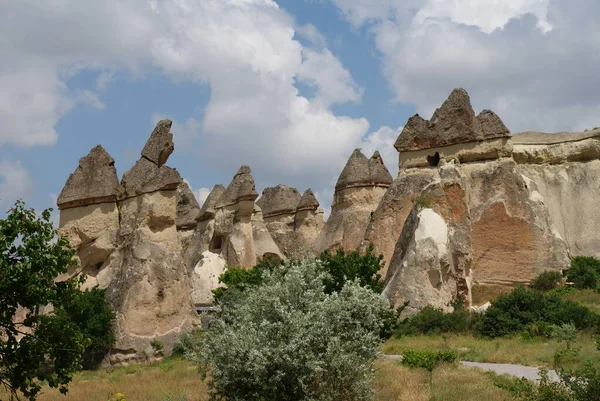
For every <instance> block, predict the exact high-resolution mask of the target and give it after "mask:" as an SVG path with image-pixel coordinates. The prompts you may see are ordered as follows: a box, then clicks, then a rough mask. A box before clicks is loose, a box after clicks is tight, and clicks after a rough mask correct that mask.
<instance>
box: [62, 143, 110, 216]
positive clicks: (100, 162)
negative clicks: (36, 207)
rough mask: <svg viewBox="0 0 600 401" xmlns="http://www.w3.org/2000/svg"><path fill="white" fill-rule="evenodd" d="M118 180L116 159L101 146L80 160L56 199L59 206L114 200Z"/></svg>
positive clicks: (69, 206)
mask: <svg viewBox="0 0 600 401" xmlns="http://www.w3.org/2000/svg"><path fill="white" fill-rule="evenodd" d="M118 192H119V179H118V178H117V170H116V169H115V161H114V159H113V158H112V157H110V155H109V154H108V153H107V152H106V150H104V148H103V147H102V146H100V145H98V146H96V147H95V148H93V149H92V150H91V151H90V153H88V155H87V156H85V157H82V158H81V159H79V166H78V167H77V169H75V171H74V172H73V174H71V175H70V176H69V178H68V179H67V182H66V184H65V186H64V188H63V189H62V191H61V192H60V195H59V197H58V200H57V202H56V203H57V204H58V208H59V209H68V208H71V207H76V206H86V205H93V204H96V203H107V202H115V201H116V200H117V194H118Z"/></svg>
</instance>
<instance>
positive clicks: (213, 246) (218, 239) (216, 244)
mask: <svg viewBox="0 0 600 401" xmlns="http://www.w3.org/2000/svg"><path fill="white" fill-rule="evenodd" d="M222 249H223V236H222V235H216V234H215V235H213V237H212V239H211V240H210V246H209V250H210V251H211V252H212V253H221V250H222Z"/></svg>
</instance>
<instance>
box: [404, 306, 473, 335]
mask: <svg viewBox="0 0 600 401" xmlns="http://www.w3.org/2000/svg"><path fill="white" fill-rule="evenodd" d="M479 316H480V314H478V313H475V312H470V311H468V310H466V309H465V308H463V307H462V306H460V305H456V306H455V308H454V311H453V312H450V313H446V312H444V311H443V310H442V309H441V308H435V307H433V306H429V305H428V306H426V307H424V308H423V309H421V310H420V311H419V312H417V313H415V314H414V315H412V316H410V317H409V318H408V319H406V320H405V321H403V322H402V323H400V325H399V327H398V330H396V334H397V335H417V334H442V333H465V332H468V331H471V330H473V328H474V326H475V324H476V322H477V320H478V319H479Z"/></svg>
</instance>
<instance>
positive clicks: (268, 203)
mask: <svg viewBox="0 0 600 401" xmlns="http://www.w3.org/2000/svg"><path fill="white" fill-rule="evenodd" d="M298 202H300V192H298V190H297V189H296V188H293V187H290V186H288V185H283V184H279V185H277V186H276V187H268V188H265V189H264V190H263V193H262V196H261V197H260V199H259V200H258V202H256V204H257V205H258V206H260V208H261V209H262V211H263V216H264V217H271V216H276V215H280V214H294V213H296V206H298Z"/></svg>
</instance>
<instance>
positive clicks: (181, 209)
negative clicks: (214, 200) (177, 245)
mask: <svg viewBox="0 0 600 401" xmlns="http://www.w3.org/2000/svg"><path fill="white" fill-rule="evenodd" d="M199 217H200V206H199V205H198V201H197V200H196V197H195V196H194V193H193V192H192V190H191V189H190V187H189V185H188V184H187V183H185V182H184V181H183V180H181V181H180V182H179V186H178V187H177V220H176V225H177V228H178V229H182V230H189V229H193V228H194V227H196V224H198V218H199Z"/></svg>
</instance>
